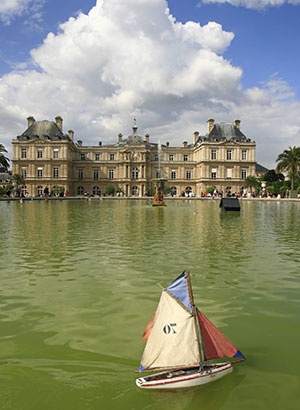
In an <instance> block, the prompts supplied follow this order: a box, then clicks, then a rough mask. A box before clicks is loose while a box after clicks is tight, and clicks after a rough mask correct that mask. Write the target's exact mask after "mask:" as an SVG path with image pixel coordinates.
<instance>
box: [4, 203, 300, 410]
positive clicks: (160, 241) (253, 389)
mask: <svg viewBox="0 0 300 410" xmlns="http://www.w3.org/2000/svg"><path fill="white" fill-rule="evenodd" d="M0 232H1V236H0V240H1V246H0V262H1V263H0V410H69V409H70V410H96V409H120V410H128V409H132V410H134V409H136V410H139V409H151V410H156V409H163V410H164V409H166V410H183V409H189V410H193V409H197V410H198V409H201V408H203V409H208V410H216V409H222V410H225V409H226V410H227V409H228V410H235V409H236V410H241V409H242V410H254V409H256V410H257V409H258V410H260V409H261V410H269V409H270V410H276V409H283V410H297V409H299V408H300V371H299V369H300V359H299V340H300V325H299V314H300V302H299V291H300V202H299V203H296V202H294V203H288V202H282V203H280V202H247V201H243V202H242V203H241V212H240V213H238V214H235V213H221V212H220V209H219V202H218V201H213V200H211V201H191V200H186V201H179V200H178V201H169V202H168V206H167V207H164V208H155V207H152V206H151V204H150V202H146V201H126V200H102V201H99V200H92V201H90V202H87V201H79V200H78V201H77V200H76V201H48V202H45V201H28V202H27V201H25V202H24V203H23V204H20V203H18V202H0ZM184 269H189V270H190V271H191V279H192V284H193V291H194V297H195V301H196V304H197V306H198V307H199V309H200V310H201V311H202V312H203V313H204V314H205V315H206V316H208V317H209V319H210V320H211V321H212V322H213V323H214V324H215V325H217V326H218V327H219V329H220V330H221V331H222V332H224V333H225V334H226V336H227V337H228V338H229V339H230V340H231V341H232V342H233V343H234V344H235V345H236V346H237V347H238V348H239V349H240V350H241V351H242V353H243V354H244V355H245V356H246V357H247V361H246V362H244V363H239V364H237V365H236V366H235V367H234V371H233V372H232V373H231V374H230V375H228V376H225V377H224V378H223V379H220V380H219V381H216V382H214V383H210V384H208V385H205V386H202V387H198V388H193V389H191V390H185V391H173V392H157V391H143V390H140V389H138V388H137V387H136V385H135V378H136V377H137V375H136V374H134V370H135V369H137V368H138V367H139V362H140V358H141V355H142V352H143V348H144V344H145V342H144V341H143V339H142V338H141V335H142V333H143V331H144V328H145V326H146V325H147V323H148V321H149V320H150V318H151V316H152V314H153V312H154V310H155V308H156V305H157V302H158V300H159V297H160V288H159V287H158V286H157V285H156V284H157V283H161V284H162V285H164V286H167V285H168V284H169V283H170V282H172V280H173V279H175V277H177V276H178V275H179V274H180V273H181V272H182V271H183V270H184Z"/></svg>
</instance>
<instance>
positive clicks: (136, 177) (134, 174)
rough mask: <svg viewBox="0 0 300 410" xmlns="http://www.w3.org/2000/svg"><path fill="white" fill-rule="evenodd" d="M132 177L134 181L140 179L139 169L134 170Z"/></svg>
mask: <svg viewBox="0 0 300 410" xmlns="http://www.w3.org/2000/svg"><path fill="white" fill-rule="evenodd" d="M131 177H132V179H138V178H139V170H138V169H137V168H132V170H131Z"/></svg>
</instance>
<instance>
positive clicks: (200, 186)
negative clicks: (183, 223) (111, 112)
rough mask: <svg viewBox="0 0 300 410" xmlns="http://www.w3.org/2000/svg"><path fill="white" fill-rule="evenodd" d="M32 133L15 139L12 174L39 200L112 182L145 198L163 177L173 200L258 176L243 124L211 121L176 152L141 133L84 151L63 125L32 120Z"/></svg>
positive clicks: (101, 188)
mask: <svg viewBox="0 0 300 410" xmlns="http://www.w3.org/2000/svg"><path fill="white" fill-rule="evenodd" d="M27 121H28V126H27V129H26V130H25V131H24V132H23V133H22V134H21V135H19V136H17V137H16V138H15V139H13V141H12V146H13V157H12V163H13V174H20V175H22V176H23V178H24V180H25V185H24V186H23V187H22V192H23V194H24V193H26V192H27V193H28V194H29V195H30V196H40V195H42V194H43V193H44V190H45V188H46V187H47V188H48V189H49V192H50V191H51V190H53V189H54V188H55V187H60V188H61V189H62V188H63V189H64V191H65V192H69V194H70V195H71V196H77V195H83V194H84V193H86V192H88V193H91V194H94V195H101V194H103V193H104V192H105V188H106V187H107V186H109V185H112V186H113V187H114V188H115V190H117V191H120V192H122V193H123V194H124V196H126V197H131V196H144V195H146V194H147V193H148V192H149V190H150V189H151V187H152V186H153V183H154V181H155V180H156V179H158V178H164V179H166V180H167V182H166V184H167V185H168V186H169V187H170V188H171V193H172V195H174V196H180V195H181V194H182V193H183V192H184V193H189V192H192V193H194V194H195V195H196V196H200V195H201V193H203V192H205V190H206V189H207V188H208V187H211V186H215V187H216V188H217V189H218V190H219V191H223V192H225V191H226V190H228V189H230V190H231V192H239V191H240V190H241V189H242V188H243V186H244V182H245V178H246V177H247V176H248V175H255V168H256V160H255V146H256V144H255V142H254V141H251V140H250V139H249V138H247V137H246V136H245V135H244V134H243V133H242V131H241V130H240V121H239V120H236V121H234V122H233V123H215V121H214V120H213V119H209V120H208V121H207V133H206V135H203V136H202V135H200V134H199V132H195V133H194V135H193V136H192V138H193V141H192V143H188V142H187V141H184V142H183V144H182V146H181V147H173V146H172V145H171V144H170V143H169V142H166V143H165V144H160V143H154V142H151V141H150V136H149V135H148V134H146V135H145V136H144V137H142V136H141V135H139V133H138V127H137V125H136V124H134V126H133V128H132V134H131V135H129V136H128V137H127V138H124V137H123V135H122V134H119V135H118V137H117V138H116V142H115V143H113V144H106V145H105V144H102V141H100V142H99V144H98V145H96V146H85V145H84V144H83V142H82V141H81V140H77V142H75V140H74V132H73V131H72V130H70V131H68V133H63V120H62V118H61V117H56V118H55V121H36V120H35V119H34V118H33V117H29V118H27Z"/></svg>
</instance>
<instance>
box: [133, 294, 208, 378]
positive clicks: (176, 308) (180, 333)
mask: <svg viewBox="0 0 300 410" xmlns="http://www.w3.org/2000/svg"><path fill="white" fill-rule="evenodd" d="M199 362H200V357H199V349H198V343H197V338H196V333H195V325H194V319H193V316H192V315H191V313H190V312H188V311H187V310H186V309H184V308H183V307H182V306H181V305H180V304H179V303H178V302H177V301H176V300H175V299H174V298H173V297H172V296H170V295H169V294H168V292H166V291H163V292H162V295H161V298H160V301H159V304H158V307H157V311H156V314H155V319H154V323H153V326H152V329H151V332H150V335H149V338H148V341H147V344H146V347H145V350H144V354H143V357H142V360H141V366H142V367H143V368H144V369H149V370H150V369H156V368H173V367H188V366H194V365H198V364H199Z"/></svg>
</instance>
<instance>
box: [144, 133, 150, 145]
mask: <svg viewBox="0 0 300 410" xmlns="http://www.w3.org/2000/svg"><path fill="white" fill-rule="evenodd" d="M149 139H150V135H149V134H146V135H145V141H146V143H147V144H149Z"/></svg>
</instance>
